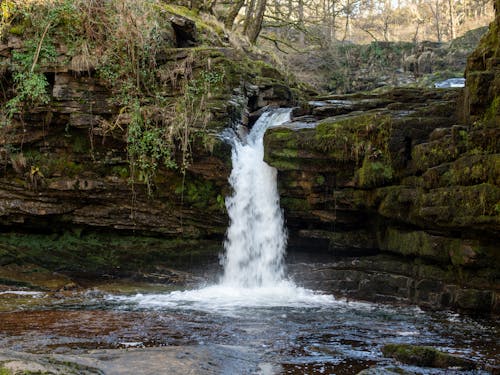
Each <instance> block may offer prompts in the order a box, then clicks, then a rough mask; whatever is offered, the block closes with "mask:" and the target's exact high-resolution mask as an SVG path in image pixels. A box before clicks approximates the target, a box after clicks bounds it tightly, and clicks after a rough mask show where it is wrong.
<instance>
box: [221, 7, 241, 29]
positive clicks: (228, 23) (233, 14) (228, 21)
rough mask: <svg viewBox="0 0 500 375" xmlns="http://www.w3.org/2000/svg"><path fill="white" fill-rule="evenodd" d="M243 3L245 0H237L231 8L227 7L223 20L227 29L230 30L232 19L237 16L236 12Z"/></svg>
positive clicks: (232, 23)
mask: <svg viewBox="0 0 500 375" xmlns="http://www.w3.org/2000/svg"><path fill="white" fill-rule="evenodd" d="M243 4H245V0H237V1H236V2H235V3H234V4H233V6H232V7H231V9H229V13H228V15H227V17H226V20H225V21H224V26H226V28H227V29H229V30H231V29H232V28H233V25H234V20H235V19H236V17H238V13H239V12H240V10H241V8H242V7H243Z"/></svg>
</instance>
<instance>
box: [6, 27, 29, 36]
mask: <svg viewBox="0 0 500 375" xmlns="http://www.w3.org/2000/svg"><path fill="white" fill-rule="evenodd" d="M25 31H26V25H25V24H18V25H14V26H12V27H11V28H10V29H9V33H11V34H14V35H18V36H22V35H23V34H24V32H25Z"/></svg>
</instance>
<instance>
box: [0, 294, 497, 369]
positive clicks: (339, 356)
mask: <svg viewBox="0 0 500 375" xmlns="http://www.w3.org/2000/svg"><path fill="white" fill-rule="evenodd" d="M168 296H170V297H168ZM174 296H177V297H172V295H171V294H162V295H158V294H154V293H143V294H138V295H129V296H126V295H105V294H99V293H97V292H95V291H94V292H92V293H82V294H72V295H66V296H58V297H57V298H55V299H51V298H53V296H52V297H51V296H50V295H49V294H47V295H44V296H42V297H40V296H38V295H37V296H32V297H30V298H36V299H37V301H39V302H40V303H41V302H42V301H43V300H45V301H46V303H45V304H43V303H42V305H43V306H44V307H43V309H40V307H39V305H36V306H28V305H25V306H24V308H25V310H24V311H19V310H17V311H16V310H13V311H12V310H11V311H5V312H1V313H0V322H1V324H0V346H1V347H2V348H11V349H15V350H23V351H31V352H45V353H48V352H56V353H79V352H82V351H84V350H86V349H92V348H125V347H150V346H172V345H174V346H177V345H213V344H223V345H238V346H246V347H249V348H250V349H251V350H253V351H255V352H256V353H258V355H259V356H260V358H261V360H262V361H263V362H267V363H273V364H276V365H280V368H281V370H280V371H281V373H283V374H321V373H325V374H355V373H357V372H358V371H360V370H362V369H363V368H367V367H369V366H371V365H373V364H378V365H391V364H393V365H394V364H395V363H396V362H395V361H394V360H392V359H386V358H383V356H382V354H381V347H382V346H383V345H384V344H387V343H410V344H419V345H432V346H435V347H437V348H438V349H441V350H444V351H447V352H450V353H454V354H458V355H461V356H464V357H467V358H471V359H475V360H477V361H479V362H480V363H482V364H489V365H494V364H496V365H498V359H497V358H498V355H499V354H500V353H499V348H498V343H497V338H498V337H499V334H500V329H499V324H498V322H495V321H493V320H488V319H479V318H477V319H475V318H471V317H466V316H462V315H459V314H456V313H447V312H440V313H431V312H424V311H422V310H420V309H418V308H415V307H393V306H384V305H380V304H371V303H360V302H347V301H338V300H334V299H333V298H332V297H327V296H323V297H322V298H323V300H322V301H321V298H320V299H319V300H318V301H316V302H315V303H314V304H313V303H310V304H309V305H307V304H303V305H302V306H299V304H295V305H293V304H292V305H287V304H286V303H281V306H280V303H276V304H275V305H274V306H271V305H267V306H263V305H261V306H256V307H252V306H251V304H247V305H246V306H240V307H233V308H228V307H227V306H226V307H223V308H220V309H216V308H215V306H216V305H217V302H209V301H208V302H206V306H205V308H203V306H201V304H202V301H201V300H198V301H197V302H193V301H192V302H191V306H190V305H189V303H187V302H186V301H187V299H186V293H184V295H183V294H182V293H174ZM179 296H182V298H180V297H179ZM3 297H4V296H0V298H3ZM23 297H25V296H23ZM191 297H193V296H191ZM162 298H163V299H164V300H163V302H169V303H161V299H162ZM169 298H170V300H169ZM248 298H249V299H250V300H251V299H252V298H255V296H252V295H250V294H249V295H248ZM158 299H159V300H160V303H156V304H154V303H153V302H152V301H154V300H158ZM175 299H177V301H178V302H177V304H176V302H174V300H175ZM192 299H194V298H192ZM148 300H149V301H150V303H147V301H148ZM181 300H182V301H184V302H185V303H180V302H179V301H181ZM54 301H57V303H52V302H54ZM145 301H146V303H144V302H145ZM205 301H207V300H205ZM309 302H310V301H309ZM495 361H496V362H495ZM408 368H409V367H408ZM411 369H412V371H414V372H416V373H425V374H445V373H447V372H446V371H445V370H430V369H415V368H411ZM448 373H449V372H448ZM454 373H460V372H454ZM464 373H465V372H464ZM476 373H486V372H476Z"/></svg>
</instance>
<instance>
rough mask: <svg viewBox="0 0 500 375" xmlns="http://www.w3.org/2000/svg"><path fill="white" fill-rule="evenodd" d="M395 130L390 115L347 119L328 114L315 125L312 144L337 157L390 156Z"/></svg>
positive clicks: (358, 160) (339, 158) (343, 158)
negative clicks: (328, 116) (328, 115)
mask: <svg viewBox="0 0 500 375" xmlns="http://www.w3.org/2000/svg"><path fill="white" fill-rule="evenodd" d="M391 131H392V127H391V120H390V117H389V116H386V115H381V114H364V115H358V116H352V117H348V118H344V119H338V118H328V119H325V120H322V121H321V122H320V123H319V124H318V126H317V127H316V135H315V139H314V143H312V144H311V145H309V146H310V147H311V148H313V149H316V150H319V151H322V152H328V154H329V156H330V157H332V158H335V159H337V160H345V161H348V160H354V161H356V162H360V161H361V160H363V158H364V156H365V155H370V156H375V155H376V156H380V155H384V156H385V157H386V158H387V159H388V160H390V159H391V157H390V155H389V139H390V134H391Z"/></svg>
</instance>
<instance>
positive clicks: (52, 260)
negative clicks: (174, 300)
mask: <svg viewBox="0 0 500 375" xmlns="http://www.w3.org/2000/svg"><path fill="white" fill-rule="evenodd" d="M186 225H187V224H186ZM0 243H1V244H3V246H9V247H8V250H9V251H8V259H7V257H6V258H3V259H2V258H0V264H2V262H5V261H7V260H8V261H9V262H16V263H18V264H35V265H36V264H43V266H44V267H45V268H47V269H48V270H58V271H68V272H90V273H102V272H112V273H113V272H114V273H117V272H118V273H120V272H127V271H128V270H134V271H137V270H138V269H143V270H147V269H150V268H152V267H153V266H154V265H162V264H163V265H165V266H168V267H174V266H183V265H186V264H188V263H189V262H191V261H192V259H196V258H198V259H200V260H202V259H206V258H207V257H214V256H216V254H218V252H219V251H220V244H219V243H218V241H217V243H214V242H210V241H204V242H203V241H201V242H200V241H196V240H181V239H177V240H171V239H170V240H169V239H162V238H155V237H140V236H126V235H123V236H120V235H116V234H115V235H113V234H104V233H81V234H78V233H73V232H64V233H62V234H51V235H44V234H16V233H11V234H0Z"/></svg>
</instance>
